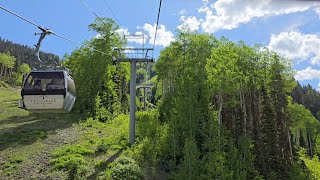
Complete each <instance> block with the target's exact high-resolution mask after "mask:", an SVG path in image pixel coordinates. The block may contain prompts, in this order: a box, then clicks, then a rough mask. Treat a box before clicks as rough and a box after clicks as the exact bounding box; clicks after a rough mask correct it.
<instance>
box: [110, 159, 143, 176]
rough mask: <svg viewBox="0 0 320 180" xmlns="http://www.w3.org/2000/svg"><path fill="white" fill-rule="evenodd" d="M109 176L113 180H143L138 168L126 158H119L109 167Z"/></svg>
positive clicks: (131, 160) (132, 161)
mask: <svg viewBox="0 0 320 180" xmlns="http://www.w3.org/2000/svg"><path fill="white" fill-rule="evenodd" d="M110 168H111V169H110V171H111V173H110V176H111V178H112V179H113V180H123V179H128V180H139V179H143V175H142V172H141V169H140V167H139V166H138V165H137V164H136V162H135V161H134V160H133V159H131V158H128V157H121V158H119V159H118V160H116V162H114V163H112V164H111V165H110Z"/></svg>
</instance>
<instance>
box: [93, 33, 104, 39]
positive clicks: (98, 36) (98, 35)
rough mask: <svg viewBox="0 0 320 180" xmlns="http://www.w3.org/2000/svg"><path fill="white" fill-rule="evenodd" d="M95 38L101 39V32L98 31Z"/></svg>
mask: <svg viewBox="0 0 320 180" xmlns="http://www.w3.org/2000/svg"><path fill="white" fill-rule="evenodd" d="M94 38H96V39H100V38H102V35H101V34H100V33H98V34H97V35H96V36H95V37H94Z"/></svg>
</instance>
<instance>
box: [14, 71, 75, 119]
mask: <svg viewBox="0 0 320 180" xmlns="http://www.w3.org/2000/svg"><path fill="white" fill-rule="evenodd" d="M21 97H22V99H20V100H19V108H23V109H26V110H28V111H31V112H37V113H42V112H50V113H66V112H70V111H71V110H72V108H73V106H74V103H75V100H76V88H75V83H74V81H73V79H72V77H71V76H70V74H69V73H68V71H66V70H36V71H31V72H30V73H29V74H28V75H27V76H26V77H25V79H24V82H23V87H22V90H21Z"/></svg>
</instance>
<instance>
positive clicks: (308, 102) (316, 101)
mask: <svg viewBox="0 0 320 180" xmlns="http://www.w3.org/2000/svg"><path fill="white" fill-rule="evenodd" d="M291 96H292V98H293V101H294V102H296V103H298V104H302V105H303V106H304V107H306V108H307V109H309V110H310V111H311V113H312V115H313V116H314V117H316V118H317V119H318V120H320V93H319V92H318V91H316V90H315V89H314V88H313V87H312V86H311V85H310V84H308V85H307V86H302V85H301V84H299V83H298V85H297V86H296V87H295V88H294V89H293V91H292V93H291Z"/></svg>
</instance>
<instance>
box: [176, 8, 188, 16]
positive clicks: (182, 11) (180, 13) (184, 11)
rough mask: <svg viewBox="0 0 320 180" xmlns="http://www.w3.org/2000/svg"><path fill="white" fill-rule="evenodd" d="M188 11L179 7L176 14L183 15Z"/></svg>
mask: <svg viewBox="0 0 320 180" xmlns="http://www.w3.org/2000/svg"><path fill="white" fill-rule="evenodd" d="M187 13H188V11H187V10H186V9H181V10H180V11H179V12H178V15H180V16H183V15H186V14H187Z"/></svg>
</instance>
